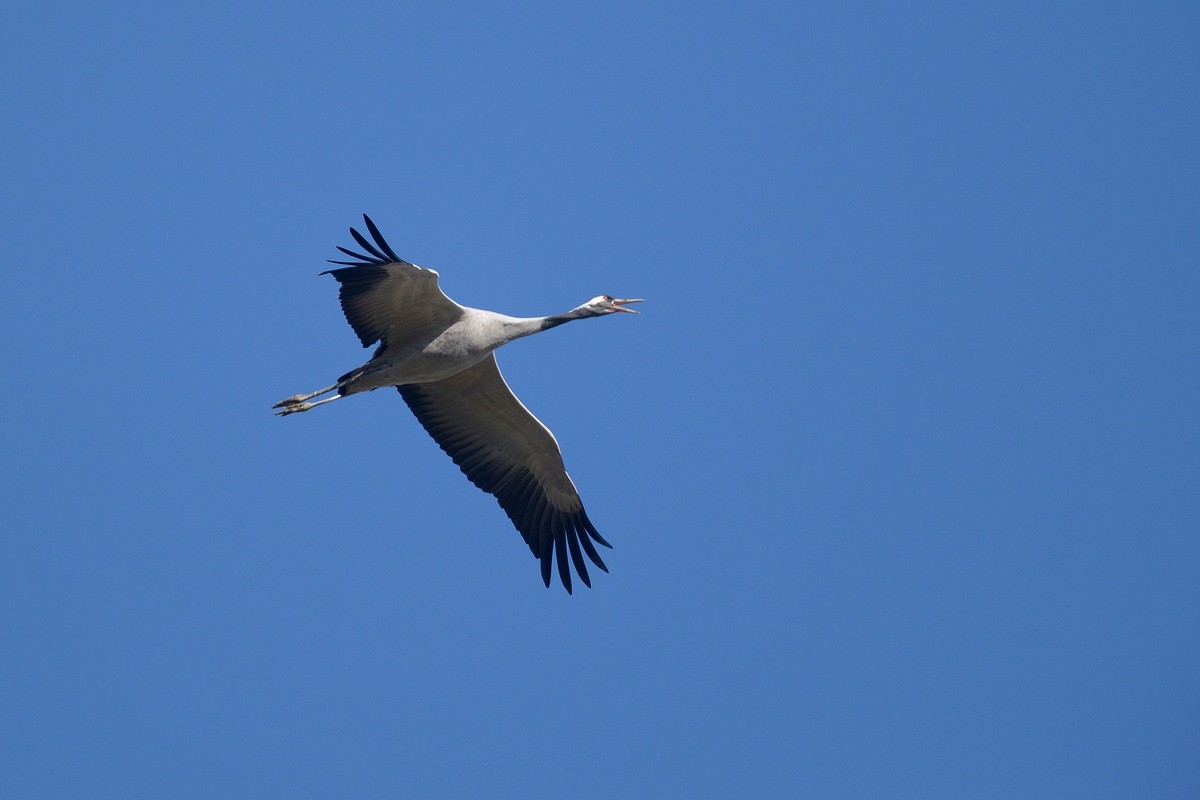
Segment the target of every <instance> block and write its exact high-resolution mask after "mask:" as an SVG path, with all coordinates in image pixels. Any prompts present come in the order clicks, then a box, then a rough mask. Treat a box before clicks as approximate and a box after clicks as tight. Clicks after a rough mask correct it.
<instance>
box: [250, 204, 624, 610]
mask: <svg viewBox="0 0 1200 800" xmlns="http://www.w3.org/2000/svg"><path fill="white" fill-rule="evenodd" d="M363 221H364V222H366V225H367V231H368V232H369V233H370V234H371V239H372V240H374V242H373V243H372V241H370V240H368V239H367V238H366V237H365V236H363V235H362V234H361V233H359V232H358V231H357V230H355V229H354V228H351V229H350V235H351V236H353V237H354V241H356V242H357V243H358V244H359V246H360V247H361V248H362V249H363V250H365V251H366V253H365V254H364V253H359V252H356V251H354V250H350V249H348V248H345V247H338V250H341V251H342V252H343V253H345V254H346V255H348V256H350V257H351V258H353V259H354V260H353V261H333V260H330V263H331V264H339V265H342V266H341V267H340V268H339V269H332V270H328V271H327V272H322V273H321V274H322V275H327V274H328V275H333V277H334V278H336V279H337V281H338V283H339V284H340V287H339V297H340V300H341V304H342V312H343V313H344V314H345V315H346V321H347V322H349V323H350V327H351V328H353V329H354V332H355V333H356V334H358V338H359V340H360V341H361V342H362V344H363V347H370V346H371V345H373V344H375V343H376V342H378V343H379V346H378V347H377V348H376V350H375V353H374V355H372V356H371V360H370V361H368V362H367V363H365V364H363V365H362V366H361V367H357V368H356V369H352V370H350V371H349V372H347V373H346V374H345V375H343V376H341V377H340V378H338V379H337V382H336V383H334V384H333V385H332V386H327V387H325V388H324V389H318V390H317V391H315V392H309V393H308V394H298V395H294V396H292V397H289V398H287V399H285V400H280V401H279V402H278V403H276V404H275V405H274V406H272V408H275V409H278V410H277V411H276V412H275V413H276V414H279V415H280V416H284V415H287V414H295V413H298V412H301V411H309V410H311V409H313V408H316V407H317V406H322V405H325V404H327V403H332V402H333V401H334V400H340V399H341V398H343V397H348V396H349V395H352V394H358V393H359V392H369V391H371V390H373V389H378V388H380V387H384V386H395V387H396V388H397V389H398V390H399V391H400V396H401V397H403V398H404V402H406V403H408V407H409V408H410V409H412V412H413V414H415V415H416V417H417V421H419V422H420V423H421V425H422V426H423V427H424V428H425V430H426V431H427V432H428V433H429V435H430V436H432V437H433V439H434V441H435V442H437V444H438V446H439V447H441V448H442V450H443V451H445V452H446V454H447V455H449V456H450V458H452V459H453V460H454V463H455V464H457V465H458V467H459V469H461V470H462V471H463V473H464V474H465V475H466V476H467V478H468V479H470V481H471V483H473V484H475V485H476V486H478V487H479V488H480V489H482V490H483V491H485V492H488V493H490V494H492V495H495V497H496V500H497V502H499V503H500V507H501V508H503V509H504V511H505V513H506V514H508V518H509V519H510V520H512V523H513V525H515V526H516V528H517V530H518V531H519V532H520V533H521V536H522V537H523V538H524V539H525V543H526V544H528V545H529V549H530V550H531V551H533V554H534V556H536V557H537V558H538V559H539V560H540V561H541V568H542V581H543V582H544V583H545V584H546V586H547V587H549V586H550V575H551V569H552V565H553V564H554V562H557V565H558V575H559V578H560V579H561V580H562V584H563V587H564V588H565V589H566V590H567V593H568V594H569V593H570V592H571V568H570V566H569V565H568V561H567V557H568V553H569V554H570V561H571V563H573V564H574V565H575V571H576V572H577V573H578V574H579V578H580V580H582V581H583V583H584V584H585V585H586V586H589V587H590V586H591V585H592V582H591V580H590V579H589V578H588V572H587V562H585V561H584V559H583V554H584V553H586V554H587V556H588V558H589V559H591V561H592V563H594V564H595V565H596V566H598V567H599V568H600V569H602V570H604V571H605V572H608V567H606V566H605V565H604V561H603V560H602V559H601V558H600V554H599V553H598V552H596V547H595V545H594V544H593V541H594V542H595V543H597V544H601V545H603V546H605V547H609V548H611V547H612V545H610V544H609V543H608V542H607V541H605V540H604V537H603V536H601V535H600V533H599V532H598V531H597V530H596V526H595V525H593V524H592V521H591V520H590V519H588V515H587V512H585V511H584V509H583V502H582V501H581V500H580V498H579V492H578V491H577V490H576V489H575V484H574V483H572V482H571V478H570V476H569V475H567V471H566V468H565V467H564V466H563V460H562V453H561V451H560V450H559V448H558V442H557V441H556V440H555V438H554V435H553V434H552V433H550V431H549V429H547V428H546V426H545V425H543V424H542V423H541V422H540V421H539V420H538V418H537V417H535V416H534V415H533V414H531V413H530V412H529V410H528V409H527V408H525V406H524V405H522V404H521V401H520V400H518V399H517V397H516V395H514V394H513V393H512V390H511V389H509V388H508V384H507V383H505V382H504V377H503V376H502V375H501V374H500V370H499V368H498V367H497V366H496V356H495V350H496V348H497V347H500V346H501V345H503V344H507V343H508V342H511V341H512V340H514V339H520V338H521V337H523V336H530V335H532V334H535V333H540V332H541V331H544V330H549V329H550V328H553V327H556V326H558V325H562V324H563V323H565V322H573V321H574V320H577V319H587V318H588V317H602V316H606V315H608V314H613V313H616V312H620V311H625V312H628V313H631V314H636V313H637V312H636V311H634V310H633V309H631V308H626V306H627V305H629V304H630V303H640V302H642V301H641V300H640V299H628V300H622V299H617V298H613V297H609V296H608V295H600V296H598V297H593V298H592V299H591V300H588V301H587V302H586V303H584V304H583V305H581V306H577V307H575V308H573V309H571V310H570V311H568V312H566V313H565V314H553V315H551V316H548V317H509V316H506V315H504V314H497V313H495V312H494V311H483V310H480V309H477V308H467V307H466V306H460V305H459V304H458V303H456V302H454V301H453V300H451V299H450V298H449V297H447V296H446V295H445V294H443V293H442V290H441V288H439V287H438V274H437V272H435V271H434V270H431V269H426V268H424V267H418V266H416V265H415V264H410V263H408V262H407V261H404V260H403V259H401V258H399V257H398V256H397V255H396V254H395V252H393V251H392V248H391V247H389V246H388V243H387V241H385V240H384V238H383V236H382V235H381V234H380V233H379V229H378V228H377V227H376V226H375V223H374V222H372V221H371V218H370V217H368V216H367V215H366V214H364V215H363ZM327 394H328V395H331V396H329V397H326V398H324V399H322V400H316V401H314V398H317V397H322V396H324V395H327Z"/></svg>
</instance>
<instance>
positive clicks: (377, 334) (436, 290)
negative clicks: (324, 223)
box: [321, 214, 463, 347]
mask: <svg viewBox="0 0 1200 800" xmlns="http://www.w3.org/2000/svg"><path fill="white" fill-rule="evenodd" d="M363 219H364V220H365V221H366V223H367V230H368V231H369V232H370V233H371V237H372V238H373V239H374V240H375V244H372V243H371V242H369V241H368V240H367V238H366V237H365V236H363V235H362V234H361V233H359V232H358V231H356V230H354V228H351V229H350V234H351V235H352V236H353V237H354V240H355V241H356V242H358V243H359V245H361V246H362V248H363V249H364V250H366V251H367V253H369V254H370V255H364V254H362V253H356V252H355V251H353V250H348V249H347V248H345V247H338V250H341V251H342V252H343V253H345V254H346V255H348V256H352V257H354V258H356V259H358V260H357V261H330V263H331V264H345V265H346V266H345V267H343V268H341V269H331V270H328V271H326V272H322V273H321V274H322V275H333V277H334V278H336V279H337V281H338V283H340V284H341V289H340V291H339V297H340V299H341V303H342V313H344V314H345V315H346V321H347V322H349V323H350V327H352V328H353V329H354V332H355V333H356V334H358V338H359V341H361V342H362V344H363V347H370V346H371V345H373V344H375V342H382V344H383V346H384V347H388V346H392V345H397V344H404V343H406V342H411V341H419V340H423V339H428V338H433V337H434V336H436V335H437V334H438V333H440V332H442V331H444V330H445V329H446V328H448V327H449V326H450V325H451V324H452V323H453V322H454V321H455V320H457V319H458V318H459V317H460V316H461V315H462V312H463V309H462V306H460V305H459V304H458V303H455V302H454V301H453V300H451V299H450V298H449V297H446V295H445V294H443V293H442V290H441V288H440V287H439V286H438V274H437V273H436V272H435V271H433V270H431V269H425V268H424V267H418V266H416V265H415V264H410V263H408V262H407V261H404V260H403V259H401V258H399V257H397V256H396V254H395V253H394V252H393V251H392V248H391V247H389V246H388V243H387V242H386V241H385V240H384V238H383V236H382V235H381V234H380V233H379V229H378V228H376V227H375V223H374V222H372V221H371V218H370V217H368V216H367V215H366V214H363Z"/></svg>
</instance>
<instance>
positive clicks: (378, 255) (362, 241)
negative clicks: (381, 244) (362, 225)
mask: <svg viewBox="0 0 1200 800" xmlns="http://www.w3.org/2000/svg"><path fill="white" fill-rule="evenodd" d="M350 235H351V236H353V237H354V241H356V242H358V243H359V244H360V245H362V248H363V249H364V250H366V251H367V252H368V253H370V254H371V255H373V256H375V257H376V258H378V259H379V260H380V261H386V260H387V259H386V258H385V257H384V255H383V253H381V252H379V250H377V249H376V247H375V245H373V244H371V243H370V242H368V241H367V237H365V236H363V235H362V234H361V233H359V232H358V231H356V230H354V228H351V229H350Z"/></svg>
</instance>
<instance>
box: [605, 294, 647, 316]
mask: <svg viewBox="0 0 1200 800" xmlns="http://www.w3.org/2000/svg"><path fill="white" fill-rule="evenodd" d="M640 302H642V298H640V297H639V298H636V299H633V300H618V299H617V298H615V297H614V298H613V301H612V304H613V309H614V310H615V311H625V312H627V313H629V314H636V313H638V312H636V311H634V310H633V309H632V308H624V306H625V304H626V303H640Z"/></svg>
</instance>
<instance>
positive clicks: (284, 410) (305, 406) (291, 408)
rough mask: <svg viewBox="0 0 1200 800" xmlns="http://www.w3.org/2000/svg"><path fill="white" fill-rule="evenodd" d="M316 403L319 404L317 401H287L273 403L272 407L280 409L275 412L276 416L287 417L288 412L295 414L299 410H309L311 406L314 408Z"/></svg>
mask: <svg viewBox="0 0 1200 800" xmlns="http://www.w3.org/2000/svg"><path fill="white" fill-rule="evenodd" d="M315 405H317V404H316V403H297V402H291V403H287V402H286V401H285V402H283V403H276V404H275V405H273V406H271V407H272V408H278V409H279V410H278V411H276V412H275V416H277V417H286V416H287V415H288V414H295V413H296V412H298V411H308V410H309V409H310V408H312V407H313V406H315Z"/></svg>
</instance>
